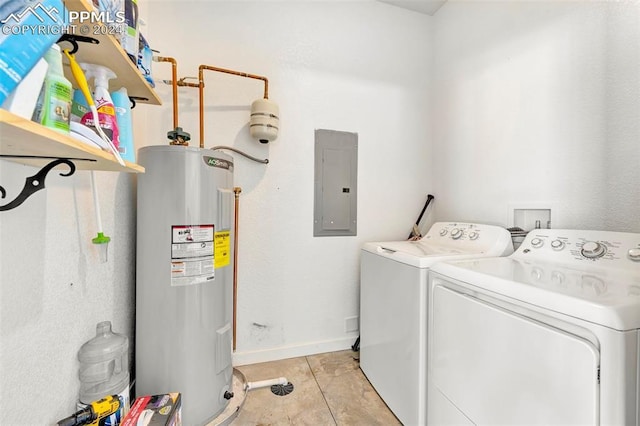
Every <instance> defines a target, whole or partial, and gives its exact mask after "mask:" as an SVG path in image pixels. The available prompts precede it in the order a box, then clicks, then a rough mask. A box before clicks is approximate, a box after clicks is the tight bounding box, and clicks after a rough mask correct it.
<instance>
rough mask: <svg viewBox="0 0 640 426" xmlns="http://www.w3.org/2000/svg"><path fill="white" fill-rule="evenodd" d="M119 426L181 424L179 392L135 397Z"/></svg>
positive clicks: (169, 425)
mask: <svg viewBox="0 0 640 426" xmlns="http://www.w3.org/2000/svg"><path fill="white" fill-rule="evenodd" d="M120 426H182V398H181V396H180V393H179V392H174V393H168V394H164V395H149V396H141V397H138V398H136V400H135V401H133V404H132V405H131V409H130V410H129V413H128V414H127V415H126V416H125V418H124V419H122V421H121V422H120Z"/></svg>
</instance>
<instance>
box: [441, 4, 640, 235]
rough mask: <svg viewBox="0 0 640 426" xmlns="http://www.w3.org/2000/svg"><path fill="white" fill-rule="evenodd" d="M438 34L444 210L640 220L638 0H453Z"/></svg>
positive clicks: (595, 225) (633, 223)
mask: <svg viewBox="0 0 640 426" xmlns="http://www.w3.org/2000/svg"><path fill="white" fill-rule="evenodd" d="M435 46H436V48H435V52H436V53H435V60H434V64H435V66H434V93H435V98H434V105H435V107H434V117H433V123H434V147H435V149H434V155H433V158H434V159H435V162H434V163H433V164H434V170H435V172H436V174H435V176H436V179H435V185H436V188H437V189H436V194H435V195H436V197H437V199H438V200H439V202H438V203H437V204H436V206H437V207H436V215H437V218H438V219H447V220H475V221H479V222H488V223H496V224H502V225H507V224H508V216H507V212H508V205H509V204H531V203H533V204H549V205H552V222H553V223H552V226H553V227H556V228H573V229H581V228H582V229H608V230H618V231H635V232H638V231H640V186H639V185H638V182H640V168H639V167H638V165H639V164H640V150H639V149H638V141H639V140H640V3H638V2H624V1H623V2H574V1H567V2H562V1H556V2H483V1H475V2H458V1H455V0H454V1H449V2H447V3H446V4H445V5H444V6H443V7H442V8H441V9H440V10H439V11H438V13H437V15H436V19H435Z"/></svg>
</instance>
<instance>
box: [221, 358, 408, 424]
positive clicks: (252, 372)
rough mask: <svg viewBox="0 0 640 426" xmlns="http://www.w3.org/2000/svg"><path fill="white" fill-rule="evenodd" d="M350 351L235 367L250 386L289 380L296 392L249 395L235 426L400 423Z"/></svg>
mask: <svg viewBox="0 0 640 426" xmlns="http://www.w3.org/2000/svg"><path fill="white" fill-rule="evenodd" d="M357 359H358V353H357V352H353V351H351V350H347V351H340V352H331V353H326V354H319V355H311V356H306V357H300V358H292V359H285V360H281V361H273V362H266V363H260V364H252V365H244V366H240V367H236V368H237V369H238V370H239V371H241V372H242V374H244V376H245V378H246V380H247V381H249V382H255V381H260V380H267V379H274V378H278V377H286V378H287V379H288V380H289V382H290V383H293V385H294V390H293V392H292V393H290V394H289V395H286V396H277V395H274V394H273V393H272V392H271V390H270V388H260V389H255V390H251V391H249V392H248V393H247V396H246V399H245V401H244V405H243V407H242V408H241V410H240V412H239V413H238V416H237V417H236V418H235V420H233V422H232V423H231V425H232V426H245V425H255V426H267V425H269V426H271V425H314V426H316V425H317V426H322V425H338V426H351V425H354V426H360V425H362V426H365V425H366V426H373V425H385V426H387V425H400V424H401V423H400V422H399V421H398V419H396V418H395V416H394V415H393V413H392V412H391V411H390V410H389V408H387V406H386V405H385V403H384V402H383V401H382V399H381V398H380V397H379V396H378V394H377V393H376V391H375V390H374V389H373V387H372V386H371V384H370V383H369V381H368V380H367V379H366V377H365V376H364V374H363V373H362V371H361V370H360V368H359V365H358V360H357Z"/></svg>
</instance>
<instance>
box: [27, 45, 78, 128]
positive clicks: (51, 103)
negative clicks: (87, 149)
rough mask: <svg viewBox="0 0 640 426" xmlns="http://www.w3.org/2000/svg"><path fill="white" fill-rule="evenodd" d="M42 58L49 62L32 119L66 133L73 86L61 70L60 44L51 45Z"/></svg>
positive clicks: (69, 117)
mask: <svg viewBox="0 0 640 426" xmlns="http://www.w3.org/2000/svg"><path fill="white" fill-rule="evenodd" d="M44 59H45V60H46V61H47V64H49V68H48V69H47V74H46V76H45V78H44V83H43V84H42V89H41V90H40V95H39V96H38V101H37V102H36V108H35V111H34V113H33V121H36V122H38V123H40V124H42V125H44V126H46V127H49V128H51V129H53V130H55V131H57V132H60V133H63V134H65V135H68V134H69V120H70V119H71V91H72V90H73V87H72V86H71V82H69V80H67V78H66V77H65V76H64V73H63V72H62V53H61V52H60V46H58V45H57V44H54V45H53V46H51V47H50V48H49V50H48V51H47V52H46V53H45V55H44Z"/></svg>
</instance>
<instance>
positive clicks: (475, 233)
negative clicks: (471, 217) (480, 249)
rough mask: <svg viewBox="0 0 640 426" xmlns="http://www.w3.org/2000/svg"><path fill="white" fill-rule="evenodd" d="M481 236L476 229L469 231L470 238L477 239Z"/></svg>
mask: <svg viewBox="0 0 640 426" xmlns="http://www.w3.org/2000/svg"><path fill="white" fill-rule="evenodd" d="M479 236H480V234H478V233H477V232H476V231H472V232H470V233H469V239H470V240H477V239H478V237H479Z"/></svg>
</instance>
